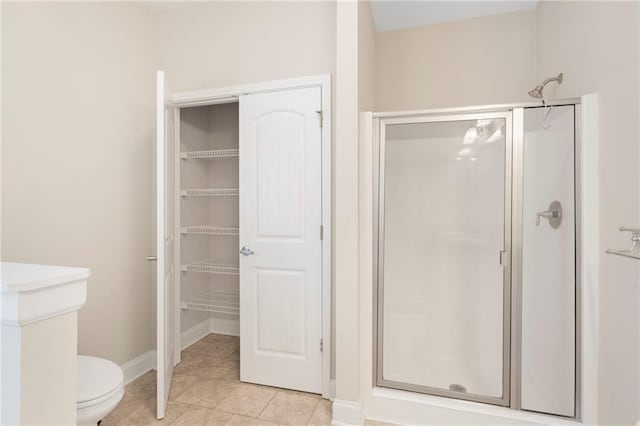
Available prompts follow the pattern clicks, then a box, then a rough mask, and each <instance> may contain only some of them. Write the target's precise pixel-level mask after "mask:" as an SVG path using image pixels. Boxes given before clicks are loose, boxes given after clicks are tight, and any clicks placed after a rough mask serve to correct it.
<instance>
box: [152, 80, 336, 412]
mask: <svg viewBox="0 0 640 426" xmlns="http://www.w3.org/2000/svg"><path fill="white" fill-rule="evenodd" d="M330 91H331V89H330V79H329V77H328V76H316V77H307V78H300V79H291V80H285V81H277V82H267V83H259V84H250V85H244V86H234V87H229V88H222V89H214V90H203V91H198V92H185V93H171V92H170V91H169V90H168V89H167V85H166V81H165V77H164V73H163V72H161V71H160V72H159V73H158V85H157V99H158V103H157V111H156V113H157V129H156V133H157V144H156V145H157V150H156V155H157V163H156V164H157V175H156V202H157V206H158V208H157V209H156V232H157V235H156V242H157V254H156V256H155V258H156V259H157V267H156V280H157V282H156V288H157V371H158V375H157V417H158V418H162V417H164V410H165V407H166V401H167V398H168V394H169V390H170V387H171V380H172V376H173V369H174V367H175V365H177V364H178V363H179V362H180V355H181V350H182V347H183V346H186V345H189V344H190V343H193V342H194V341H196V340H198V339H200V338H203V337H205V336H206V335H207V334H208V333H210V332H213V333H219V334H230V335H236V336H240V380H241V381H243V382H249V383H258V384H263V385H269V386H275V387H281V388H288V389H296V390H301V391H306V392H313V393H322V394H323V396H325V397H328V396H329V383H330V381H329V371H330V353H331V349H330V329H331V327H330V324H331V322H330V321H331V320H330V318H331V309H330V301H331V290H330V288H331V284H330V276H331V262H330V261H331V239H330V235H331V228H330V226H331V192H330V189H331V149H330V147H331V139H330V136H331V128H330V117H331V110H330Z"/></svg>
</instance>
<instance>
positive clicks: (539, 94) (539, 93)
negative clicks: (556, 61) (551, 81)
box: [529, 84, 544, 98]
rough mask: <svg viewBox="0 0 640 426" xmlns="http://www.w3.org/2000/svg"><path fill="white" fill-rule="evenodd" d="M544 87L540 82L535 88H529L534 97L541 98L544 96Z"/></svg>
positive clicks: (530, 94)
mask: <svg viewBox="0 0 640 426" xmlns="http://www.w3.org/2000/svg"><path fill="white" fill-rule="evenodd" d="M542 89H544V87H542V86H541V85H539V84H538V85H537V86H536V88H535V89H533V90H529V96H531V97H533V98H541V97H542Z"/></svg>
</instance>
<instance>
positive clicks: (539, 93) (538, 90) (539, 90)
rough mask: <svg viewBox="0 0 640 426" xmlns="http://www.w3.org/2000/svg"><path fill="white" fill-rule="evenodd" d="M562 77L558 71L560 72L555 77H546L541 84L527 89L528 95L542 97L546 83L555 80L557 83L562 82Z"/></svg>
mask: <svg viewBox="0 0 640 426" xmlns="http://www.w3.org/2000/svg"><path fill="white" fill-rule="evenodd" d="M562 77H563V74H562V73H560V74H558V76H557V77H551V78H548V79H546V80H545V81H543V82H542V83H541V84H538V85H537V86H536V88H535V89H533V90H530V91H529V96H531V97H532V98H537V99H541V98H542V91H543V90H544V86H546V85H547V83H550V82H552V81H557V82H558V84H562Z"/></svg>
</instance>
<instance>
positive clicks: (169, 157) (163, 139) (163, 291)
mask: <svg viewBox="0 0 640 426" xmlns="http://www.w3.org/2000/svg"><path fill="white" fill-rule="evenodd" d="M156 114H157V116H156V122H157V123H156V124H157V127H156V247H157V253H156V258H157V264H156V292H157V309H156V312H157V328H156V330H157V347H156V350H157V360H156V362H157V370H156V372H157V399H156V401H157V413H156V415H157V417H158V419H161V418H163V417H164V413H165V408H166V404H167V398H168V397H169V389H170V388H171V378H172V376H173V367H174V365H175V360H174V344H175V342H176V336H175V330H176V327H175V324H176V315H177V310H176V278H175V268H174V257H173V256H174V245H175V242H174V221H175V219H174V218H175V215H174V206H175V205H174V203H175V198H174V194H175V188H174V187H175V181H174V173H173V170H174V158H175V155H174V143H175V141H174V139H175V138H174V132H173V129H174V108H172V107H171V105H170V104H169V96H168V90H167V88H166V82H165V78H164V73H163V72H162V71H158V76H157V109H156Z"/></svg>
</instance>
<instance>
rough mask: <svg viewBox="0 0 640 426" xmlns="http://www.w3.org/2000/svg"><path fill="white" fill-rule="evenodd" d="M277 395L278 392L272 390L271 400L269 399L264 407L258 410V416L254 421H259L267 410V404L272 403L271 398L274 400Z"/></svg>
mask: <svg viewBox="0 0 640 426" xmlns="http://www.w3.org/2000/svg"><path fill="white" fill-rule="evenodd" d="M277 394H278V391H277V390H274V392H273V395H271V398H269V401H267V403H266V404H265V405H264V407H262V410H260V412H259V413H258V416H257V417H255V418H256V419H260V416H261V415H262V413H264V410H266V409H267V407H268V406H269V404H271V401H273V398H275V397H276V395H277Z"/></svg>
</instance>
